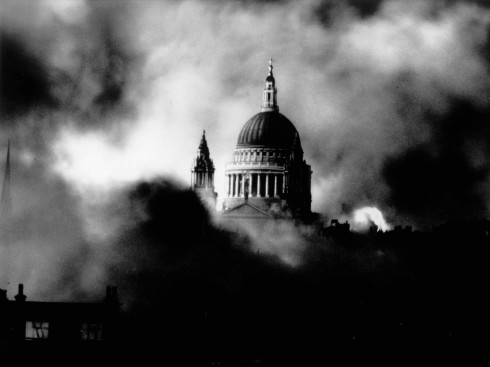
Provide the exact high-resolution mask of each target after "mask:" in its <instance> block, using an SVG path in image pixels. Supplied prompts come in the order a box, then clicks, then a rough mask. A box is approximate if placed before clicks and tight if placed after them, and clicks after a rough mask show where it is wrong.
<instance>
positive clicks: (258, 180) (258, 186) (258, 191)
mask: <svg viewBox="0 0 490 367" xmlns="http://www.w3.org/2000/svg"><path fill="white" fill-rule="evenodd" d="M257 197H259V198H260V197H261V196H260V173H257Z"/></svg>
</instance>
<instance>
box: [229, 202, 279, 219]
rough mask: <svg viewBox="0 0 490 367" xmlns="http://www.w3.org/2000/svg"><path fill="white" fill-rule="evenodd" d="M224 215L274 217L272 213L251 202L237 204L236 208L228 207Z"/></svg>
mask: <svg viewBox="0 0 490 367" xmlns="http://www.w3.org/2000/svg"><path fill="white" fill-rule="evenodd" d="M223 216H225V217H260V218H272V216H271V215H269V214H267V213H266V212H265V211H263V210H261V209H259V208H257V207H256V206H255V205H252V204H249V203H248V202H247V203H243V204H240V205H237V206H235V207H234V208H231V209H228V210H227V211H226V212H224V213H223Z"/></svg>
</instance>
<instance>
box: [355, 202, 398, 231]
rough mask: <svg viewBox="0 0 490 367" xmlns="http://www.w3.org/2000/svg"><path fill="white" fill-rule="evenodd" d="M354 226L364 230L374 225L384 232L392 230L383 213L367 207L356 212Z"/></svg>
mask: <svg viewBox="0 0 490 367" xmlns="http://www.w3.org/2000/svg"><path fill="white" fill-rule="evenodd" d="M353 221H354V224H355V225H358V226H359V227H362V228H367V227H369V226H370V225H371V223H374V224H375V225H377V226H378V227H379V229H381V230H382V231H389V230H391V228H392V226H391V225H390V224H388V223H387V222H386V220H385V218H384V217H383V213H381V211H380V210H379V209H378V208H376V207H374V206H365V207H363V208H360V209H356V210H355V211H354V218H353Z"/></svg>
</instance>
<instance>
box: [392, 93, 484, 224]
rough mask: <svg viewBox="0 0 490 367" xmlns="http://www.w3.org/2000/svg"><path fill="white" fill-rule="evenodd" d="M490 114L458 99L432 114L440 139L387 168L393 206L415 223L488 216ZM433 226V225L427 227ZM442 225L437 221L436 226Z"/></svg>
mask: <svg viewBox="0 0 490 367" xmlns="http://www.w3.org/2000/svg"><path fill="white" fill-rule="evenodd" d="M489 118H490V111H489V110H488V108H479V107H478V106H474V105H471V104H469V103H468V102H466V101H454V102H452V103H451V110H450V111H449V112H448V114H446V115H444V116H443V117H442V118H441V117H434V116H427V122H428V123H431V125H432V128H433V129H434V130H435V131H434V138H433V139H432V140H431V141H429V142H427V143H425V144H421V145H418V146H415V147H413V148H411V149H409V150H407V151H406V152H404V153H402V154H401V155H400V156H399V157H395V158H393V159H391V160H389V161H388V162H387V163H386V165H385V171H384V173H385V179H386V182H387V183H388V185H389V186H390V189H391V200H392V203H391V205H392V206H394V207H396V208H397V210H398V212H399V213H400V214H406V215H408V216H410V220H411V222H413V223H419V222H420V220H421V219H422V218H434V219H436V220H438V221H439V223H442V222H445V221H447V220H451V219H456V218H459V219H465V218H473V219H477V218H479V219H481V218H485V216H486V215H488V212H487V205H488V198H489V197H488V177H489V167H490V162H489V160H488V157H489V156H490V155H489V153H490V125H489V124H488V121H489ZM424 224H425V225H430V223H427V222H426V223H424ZM432 224H436V223H432Z"/></svg>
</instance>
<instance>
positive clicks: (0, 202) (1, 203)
mask: <svg viewBox="0 0 490 367" xmlns="http://www.w3.org/2000/svg"><path fill="white" fill-rule="evenodd" d="M0 207H1V208H0V210H1V216H2V217H3V218H8V217H10V214H11V212H12V198H11V196H10V140H9V141H8V146H7V160H6V162H5V175H4V178H3V187H2V197H1V198H0Z"/></svg>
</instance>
